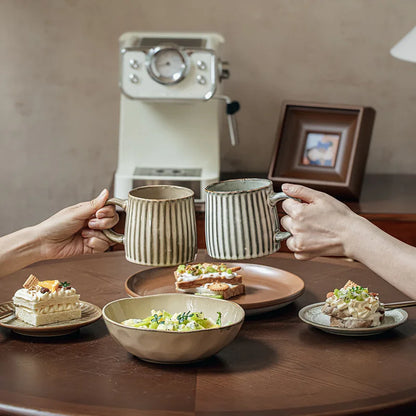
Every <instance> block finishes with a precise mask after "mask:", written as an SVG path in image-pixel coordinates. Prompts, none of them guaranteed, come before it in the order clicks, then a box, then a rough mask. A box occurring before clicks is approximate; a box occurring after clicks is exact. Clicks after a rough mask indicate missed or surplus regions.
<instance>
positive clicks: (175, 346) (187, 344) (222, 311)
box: [103, 293, 245, 363]
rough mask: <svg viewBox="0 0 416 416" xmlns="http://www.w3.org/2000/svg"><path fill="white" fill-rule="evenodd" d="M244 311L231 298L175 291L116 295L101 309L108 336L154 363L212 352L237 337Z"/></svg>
mask: <svg viewBox="0 0 416 416" xmlns="http://www.w3.org/2000/svg"><path fill="white" fill-rule="evenodd" d="M244 316H245V313H244V309H243V308H242V307H241V306H240V305H238V304H236V303H234V302H230V301H227V300H222V299H215V298H211V297H206V296H195V295H190V294H179V293H166V294H160V295H149V296H143V297H138V298H124V299H118V300H115V301H113V302H110V303H108V304H107V305H105V306H104V308H103V317H104V321H105V324H106V326H107V328H108V331H109V332H110V335H111V336H112V337H113V338H114V339H115V340H116V341H117V342H118V343H119V344H120V345H121V346H122V347H124V348H125V349H126V350H127V351H128V352H129V353H131V354H133V355H135V356H136V357H138V358H141V359H142V360H145V361H150V362H157V363H189V362H194V361H199V360H202V359H204V358H207V357H210V356H212V355H214V354H216V353H217V352H219V351H220V350H221V349H222V348H224V347H225V346H227V345H228V344H229V343H230V342H231V341H233V339H234V338H235V337H236V336H237V334H238V332H239V330H240V328H241V325H242V324H243V321H244Z"/></svg>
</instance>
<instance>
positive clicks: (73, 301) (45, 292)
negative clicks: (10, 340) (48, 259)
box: [13, 274, 81, 326]
mask: <svg viewBox="0 0 416 416" xmlns="http://www.w3.org/2000/svg"><path fill="white" fill-rule="evenodd" d="M13 304H14V307H15V315H16V317H17V318H18V319H21V320H22V321H24V322H26V323H28V324H30V325H34V326H40V325H46V324H52V323H56V322H61V321H69V320H72V319H78V318H81V305H80V303H79V295H78V294H77V291H76V290H75V288H73V287H72V286H71V285H70V283H68V282H60V281H59V280H44V281H39V280H38V279H37V278H36V276H34V275H33V274H31V275H30V276H29V277H28V279H27V280H26V282H25V283H24V284H23V288H22V289H19V290H17V291H16V293H15V294H14V296H13Z"/></svg>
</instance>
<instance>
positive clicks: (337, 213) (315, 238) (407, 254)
mask: <svg viewBox="0 0 416 416" xmlns="http://www.w3.org/2000/svg"><path fill="white" fill-rule="evenodd" d="M282 190H283V191H284V192H286V194H287V195H289V196H292V197H294V198H298V199H300V200H302V201H304V202H299V201H296V200H294V199H288V200H285V201H284V202H283V205H282V207H283V210H284V211H285V212H286V214H287V215H286V216H284V217H283V218H282V220H281V223H282V226H283V228H285V229H286V230H287V231H289V232H291V233H292V237H290V238H289V239H288V240H287V247H288V248H289V249H290V250H291V251H293V252H294V255H295V257H296V258H297V259H300V260H307V259H311V258H313V257H316V256H346V257H350V258H352V259H354V260H357V261H360V262H361V263H363V264H365V265H366V266H367V267H369V268H370V269H371V270H373V271H374V272H375V273H377V274H378V275H379V276H381V277H382V278H383V279H385V280H386V281H388V282H389V283H391V284H392V285H394V286H396V287H397V288H398V289H399V290H401V291H402V292H403V293H406V294H407V295H408V296H410V297H412V298H414V299H416V248H415V247H412V246H410V245H408V244H405V243H403V242H402V241H399V240H397V239H396V238H394V237H392V236H390V235H389V234H387V233H385V232H384V231H382V230H381V229H379V228H378V227H376V226H375V225H373V224H372V223H370V222H369V221H367V220H366V219H365V218H363V217H360V216H359V215H357V214H355V213H354V212H353V211H351V210H350V209H349V208H348V207H347V206H346V205H345V204H343V203H341V202H340V201H338V200H336V199H335V198H332V197H331V196H329V195H327V194H325V193H323V192H318V191H315V190H312V189H310V188H306V187H304V186H301V185H293V184H284V185H283V186H282Z"/></svg>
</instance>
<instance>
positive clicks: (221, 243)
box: [205, 181, 280, 260]
mask: <svg viewBox="0 0 416 416" xmlns="http://www.w3.org/2000/svg"><path fill="white" fill-rule="evenodd" d="M230 182H231V181H230ZM263 182H264V181H263ZM260 183H261V182H260ZM208 188H209V187H208ZM208 188H207V189H208ZM272 192H273V187H272V184H271V183H270V185H269V186H267V187H263V188H261V189H255V190H247V191H241V192H237V191H230V192H224V191H222V192H215V190H212V188H211V189H210V191H209V192H207V193H206V208H205V237H206V244H207V251H208V254H209V255H210V256H211V257H214V258H216V259H224V260H236V259H250V258H255V257H261V256H265V255H268V254H271V253H274V252H275V251H277V250H279V248H280V242H278V241H276V238H275V235H276V232H278V230H279V220H278V216H277V210H276V208H274V207H273V206H272V205H271V204H270V203H269V195H270V194H271V193H272Z"/></svg>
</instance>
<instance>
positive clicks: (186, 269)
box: [175, 263, 245, 299]
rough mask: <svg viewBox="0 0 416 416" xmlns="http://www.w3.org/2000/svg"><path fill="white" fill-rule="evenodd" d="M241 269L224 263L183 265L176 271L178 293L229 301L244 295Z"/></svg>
mask: <svg viewBox="0 0 416 416" xmlns="http://www.w3.org/2000/svg"><path fill="white" fill-rule="evenodd" d="M240 269H241V267H238V266H236V267H228V266H227V265H226V264H224V263H220V264H215V263H198V264H187V265H185V264H181V265H180V266H179V267H178V268H177V269H176V271H175V280H176V281H175V287H176V291H177V292H185V293H195V294H198V295H204V296H212V297H216V298H219V299H229V298H231V297H234V296H238V295H241V294H243V293H244V291H245V287H244V284H243V283H242V276H241V275H240V274H238V273H237V272H238V271H239V270H240Z"/></svg>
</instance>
